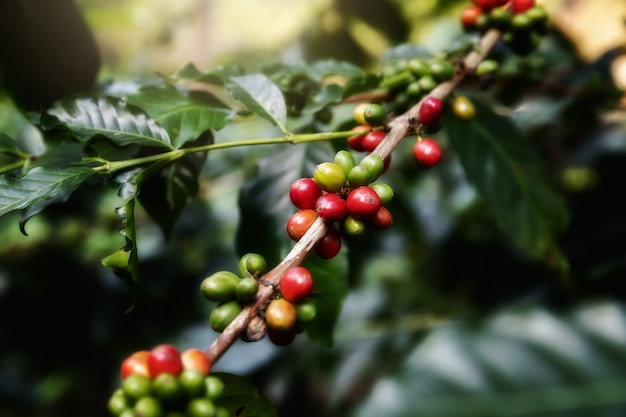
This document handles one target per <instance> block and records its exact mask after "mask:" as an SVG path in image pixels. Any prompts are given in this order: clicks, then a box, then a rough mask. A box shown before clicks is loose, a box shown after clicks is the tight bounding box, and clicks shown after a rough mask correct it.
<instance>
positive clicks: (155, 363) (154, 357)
mask: <svg viewBox="0 0 626 417" xmlns="http://www.w3.org/2000/svg"><path fill="white" fill-rule="evenodd" d="M148 370H149V371H150V377H151V378H153V379H154V378H156V377H157V376H159V375H160V374H162V373H169V374H172V375H175V376H177V375H178V374H180V373H181V372H182V370H183V361H182V359H181V358H180V352H179V351H178V349H176V348H175V347H174V346H172V345H170V344H166V343H165V344H161V345H157V346H155V347H153V348H152V349H151V350H150V354H149V355H148Z"/></svg>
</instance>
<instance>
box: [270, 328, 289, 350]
mask: <svg viewBox="0 0 626 417" xmlns="http://www.w3.org/2000/svg"><path fill="white" fill-rule="evenodd" d="M267 336H268V337H269V339H270V341H271V342H272V343H273V344H275V345H276V346H289V345H290V344H292V343H293V341H294V340H295V338H296V332H295V330H294V329H290V330H286V331H278V330H274V329H272V328H269V329H267Z"/></svg>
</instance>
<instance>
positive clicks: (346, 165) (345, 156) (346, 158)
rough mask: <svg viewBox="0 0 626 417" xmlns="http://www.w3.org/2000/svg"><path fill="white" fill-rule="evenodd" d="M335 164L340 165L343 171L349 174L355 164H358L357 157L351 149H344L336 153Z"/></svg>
mask: <svg viewBox="0 0 626 417" xmlns="http://www.w3.org/2000/svg"><path fill="white" fill-rule="evenodd" d="M333 161H334V162H335V164H337V165H339V166H340V167H341V169H343V172H344V173H345V174H346V177H347V176H348V173H349V172H350V170H351V169H352V168H354V166H355V165H356V159H355V158H354V155H352V153H351V152H350V151H347V150H345V149H342V150H340V151H338V152H337V153H336V154H335V158H334V160H333Z"/></svg>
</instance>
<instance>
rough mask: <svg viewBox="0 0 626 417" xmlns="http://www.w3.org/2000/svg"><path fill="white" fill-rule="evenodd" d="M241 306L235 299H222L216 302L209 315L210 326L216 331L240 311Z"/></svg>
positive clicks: (219, 331) (221, 329)
mask: <svg viewBox="0 0 626 417" xmlns="http://www.w3.org/2000/svg"><path fill="white" fill-rule="evenodd" d="M241 310H242V307H241V305H240V304H239V302H238V301H236V300H230V301H223V302H221V303H220V304H218V305H217V306H216V307H215V308H214V309H213V311H211V315H210V316H209V324H210V325H211V328H212V329H213V330H215V331H216V332H218V333H221V332H223V331H224V329H225V328H226V327H227V326H228V325H229V324H230V323H231V322H232V321H233V320H234V319H235V317H237V315H238V314H239V313H241Z"/></svg>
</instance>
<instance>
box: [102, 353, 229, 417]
mask: <svg viewBox="0 0 626 417" xmlns="http://www.w3.org/2000/svg"><path fill="white" fill-rule="evenodd" d="M210 370H211V364H210V362H209V360H208V359H207V357H206V356H205V355H204V353H203V352H202V351H200V350H198V349H195V348H190V349H187V350H185V351H183V352H182V353H181V352H180V351H179V350H178V349H176V348H175V347H174V346H173V345H170V344H161V345H157V346H155V347H153V348H152V349H151V350H141V351H137V352H134V353H132V354H131V355H130V356H128V357H127V358H126V359H124V361H123V362H122V365H121V379H122V382H121V385H120V386H119V387H118V388H117V389H116V390H115V391H114V392H113V394H112V396H111V397H110V398H109V401H108V409H109V412H110V413H111V415H112V416H114V417H163V416H167V417H227V416H228V415H229V413H228V411H227V410H226V409H225V408H223V407H220V406H219V405H218V404H217V402H218V400H219V398H220V397H221V396H222V394H223V393H224V388H225V387H224V383H223V382H222V381H221V380H220V379H219V378H218V377H216V376H213V375H210Z"/></svg>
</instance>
